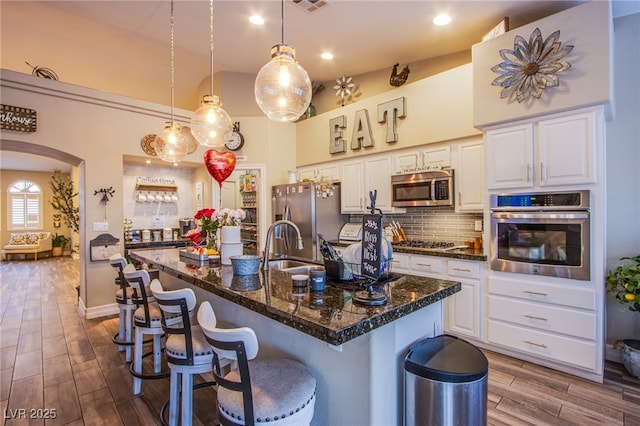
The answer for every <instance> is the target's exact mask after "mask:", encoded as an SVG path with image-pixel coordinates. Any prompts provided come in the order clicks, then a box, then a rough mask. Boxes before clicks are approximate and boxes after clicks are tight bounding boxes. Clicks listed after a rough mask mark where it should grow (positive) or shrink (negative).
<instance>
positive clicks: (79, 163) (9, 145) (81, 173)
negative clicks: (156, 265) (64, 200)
mask: <svg viewBox="0 0 640 426" xmlns="http://www.w3.org/2000/svg"><path fill="white" fill-rule="evenodd" d="M7 151H10V152H16V153H24V154H30V155H36V156H41V157H46V158H51V159H54V160H57V161H60V162H63V163H66V164H69V165H71V166H73V167H75V168H76V170H77V178H76V179H74V180H76V182H77V186H78V208H79V211H80V226H79V232H78V235H77V237H76V239H77V243H78V244H79V246H80V247H85V232H84V226H85V225H84V217H85V214H84V210H85V191H84V180H85V168H84V160H83V159H81V158H79V157H76V156H75V155H72V154H69V153H66V152H64V151H60V150H57V149H55V148H50V147H46V146H42V145H37V144H33V143H29V142H22V141H15V140H9V139H2V140H0V155H1V154H2V153H3V152H7ZM83 258H84V253H83V251H82V250H80V251H79V252H78V257H77V259H78V262H79V270H80V282H79V283H78V285H79V289H80V298H81V299H83V300H86V285H85V265H84V259H83Z"/></svg>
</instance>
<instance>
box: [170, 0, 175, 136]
mask: <svg viewBox="0 0 640 426" xmlns="http://www.w3.org/2000/svg"><path fill="white" fill-rule="evenodd" d="M174 81H175V70H174V53H173V0H171V125H172V126H173V100H174V87H173V86H174Z"/></svg>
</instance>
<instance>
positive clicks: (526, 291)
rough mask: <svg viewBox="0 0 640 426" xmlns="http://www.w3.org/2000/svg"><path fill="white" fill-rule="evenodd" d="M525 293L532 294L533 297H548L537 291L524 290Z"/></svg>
mask: <svg viewBox="0 0 640 426" xmlns="http://www.w3.org/2000/svg"><path fill="white" fill-rule="evenodd" d="M524 292H525V293H528V294H532V295H534V296H548V294H547V293H540V292H538V291H531V290H524Z"/></svg>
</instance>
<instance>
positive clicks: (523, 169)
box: [485, 108, 604, 189]
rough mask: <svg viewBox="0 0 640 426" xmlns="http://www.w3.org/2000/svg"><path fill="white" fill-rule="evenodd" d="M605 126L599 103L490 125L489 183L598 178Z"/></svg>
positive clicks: (531, 183) (545, 182) (559, 183)
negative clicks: (597, 152)
mask: <svg viewBox="0 0 640 426" xmlns="http://www.w3.org/2000/svg"><path fill="white" fill-rule="evenodd" d="M603 126H604V125H603V115H602V109H601V108H593V109H588V110H583V111H582V112H575V111H574V112H572V113H571V114H566V113H565V114H558V115H554V116H550V117H548V118H544V119H543V118H538V119H537V120H535V121H528V122H523V123H519V124H517V125H510V126H508V127H498V128H492V129H489V130H487V131H486V133H485V140H486V144H487V168H488V170H487V177H488V187H489V189H509V188H531V187H535V186H538V187H548V186H549V187H550V186H562V185H574V184H588V183H594V182H595V181H596V174H595V164H596V159H595V149H596V148H595V147H596V144H597V140H598V138H600V137H601V135H602V134H603V131H602V129H603Z"/></svg>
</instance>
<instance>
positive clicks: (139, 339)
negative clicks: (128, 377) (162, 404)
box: [133, 327, 144, 395]
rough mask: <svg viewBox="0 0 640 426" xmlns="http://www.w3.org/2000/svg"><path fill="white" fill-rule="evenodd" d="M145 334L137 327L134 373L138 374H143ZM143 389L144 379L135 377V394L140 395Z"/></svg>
mask: <svg viewBox="0 0 640 426" xmlns="http://www.w3.org/2000/svg"><path fill="white" fill-rule="evenodd" d="M143 339H144V334H143V333H142V332H141V331H140V327H136V343H135V350H134V360H133V371H135V372H136V373H138V374H141V373H142V344H143ZM141 388H142V379H141V378H140V377H137V376H133V394H134V395H139V394H140V390H141Z"/></svg>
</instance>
